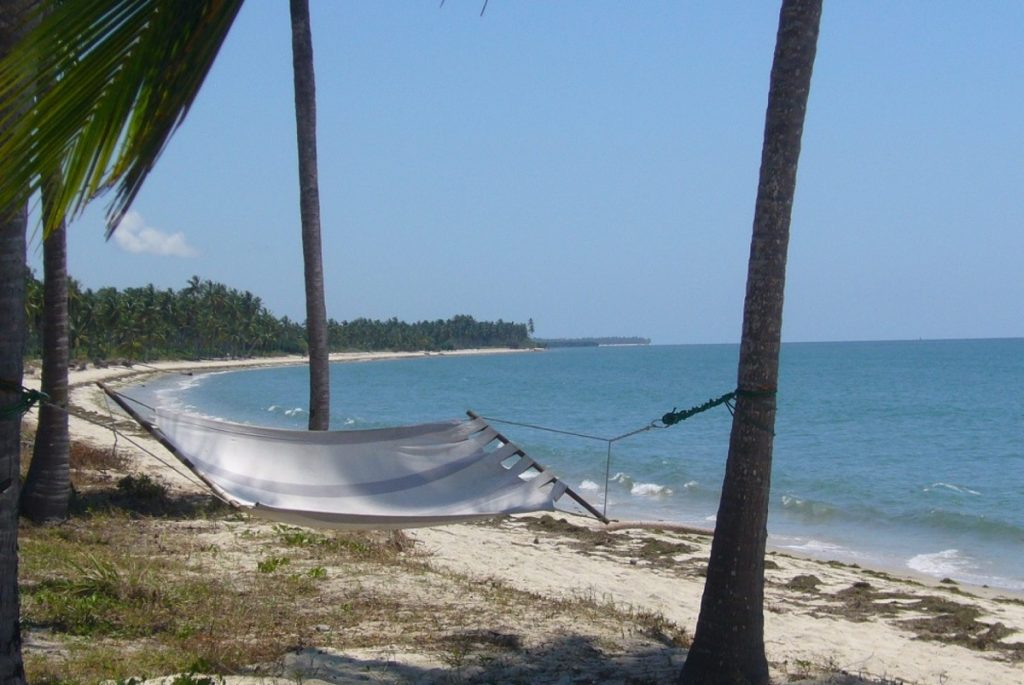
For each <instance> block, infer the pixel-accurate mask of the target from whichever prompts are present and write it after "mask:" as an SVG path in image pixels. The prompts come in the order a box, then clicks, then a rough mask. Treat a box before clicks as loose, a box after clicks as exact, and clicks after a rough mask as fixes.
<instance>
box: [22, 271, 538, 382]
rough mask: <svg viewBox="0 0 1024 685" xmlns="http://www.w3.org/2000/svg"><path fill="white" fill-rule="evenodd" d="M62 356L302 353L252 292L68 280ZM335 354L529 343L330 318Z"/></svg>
mask: <svg viewBox="0 0 1024 685" xmlns="http://www.w3.org/2000/svg"><path fill="white" fill-rule="evenodd" d="M25 291H26V306H25V313H26V318H27V320H28V339H27V342H26V357H28V358H39V357H41V356H42V353H43V332H44V325H43V324H44V315H45V313H46V308H45V307H44V304H43V291H44V284H43V283H42V282H41V281H39V280H38V279H36V277H35V276H34V275H33V274H31V273H30V274H28V276H27V278H26V284H25ZM67 320H68V343H69V350H70V353H69V356H70V359H72V360H73V361H74V362H75V363H78V364H81V363H83V362H93V363H95V362H102V361H111V360H117V361H120V360H132V361H143V362H144V361H151V360H156V359H172V358H173V359H200V358H220V357H252V356H267V355H274V354H306V352H307V341H306V327H305V325H304V324H303V323H302V322H299V321H292V320H291V319H289V318H288V317H287V316H285V317H280V318H279V317H277V316H275V315H274V314H272V313H271V312H270V311H269V310H268V309H267V307H266V306H265V305H264V304H263V302H262V300H261V299H260V298H259V297H258V296H256V295H254V294H252V293H251V292H249V291H240V290H237V289H235V288H231V287H228V286H226V285H224V284H223V283H216V282H214V281H211V280H201V279H200V278H199V277H198V276H193V277H192V278H191V279H189V281H188V283H187V285H186V286H185V287H184V288H182V289H180V290H174V289H171V288H166V289H159V288H156V287H154V286H153V285H146V286H143V287H136V288H125V289H123V290H118V289H117V288H112V287H105V288H99V289H97V290H93V289H91V288H83V287H82V286H81V284H79V283H78V282H77V281H75V280H74V279H73V278H71V279H68V317H67ZM327 330H328V340H329V343H330V349H331V351H332V352H341V351H355V350H359V351H384V350H394V351H413V350H428V351H441V350H457V349H465V348H470V347H512V348H522V347H528V346H530V344H531V341H530V337H529V333H528V331H527V325H526V324H521V323H512V322H506V321H502V320H500V319H499V320H498V321H497V322H492V321H477V320H476V319H474V318H473V317H472V316H468V315H465V314H460V315H457V316H454V317H452V318H450V319H447V320H441V319H438V320H435V321H418V322H415V323H407V322H405V321H399V320H398V319H397V318H394V317H392V318H390V319H387V320H383V321H382V320H376V319H368V318H358V319H355V320H352V321H340V322H339V321H335V320H333V319H330V320H328V323H327Z"/></svg>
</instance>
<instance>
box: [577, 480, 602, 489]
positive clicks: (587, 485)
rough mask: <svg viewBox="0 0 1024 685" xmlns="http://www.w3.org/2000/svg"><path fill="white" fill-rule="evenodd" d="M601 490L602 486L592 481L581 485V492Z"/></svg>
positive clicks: (586, 481)
mask: <svg viewBox="0 0 1024 685" xmlns="http://www.w3.org/2000/svg"><path fill="white" fill-rule="evenodd" d="M600 489H601V486H600V485H598V484H597V483H595V482H594V481H592V480H585V481H583V482H582V483H580V490H590V491H594V490H600Z"/></svg>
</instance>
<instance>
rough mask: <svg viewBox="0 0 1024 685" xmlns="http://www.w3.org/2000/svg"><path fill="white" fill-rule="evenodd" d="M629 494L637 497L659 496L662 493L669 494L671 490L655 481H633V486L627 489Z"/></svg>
mask: <svg viewBox="0 0 1024 685" xmlns="http://www.w3.org/2000/svg"><path fill="white" fill-rule="evenodd" d="M629 494H631V495H636V496H638V497H661V496H662V495H671V494H672V491H671V490H669V489H668V488H667V487H665V486H664V485H658V484H657V483H634V484H633V487H631V488H630V489H629Z"/></svg>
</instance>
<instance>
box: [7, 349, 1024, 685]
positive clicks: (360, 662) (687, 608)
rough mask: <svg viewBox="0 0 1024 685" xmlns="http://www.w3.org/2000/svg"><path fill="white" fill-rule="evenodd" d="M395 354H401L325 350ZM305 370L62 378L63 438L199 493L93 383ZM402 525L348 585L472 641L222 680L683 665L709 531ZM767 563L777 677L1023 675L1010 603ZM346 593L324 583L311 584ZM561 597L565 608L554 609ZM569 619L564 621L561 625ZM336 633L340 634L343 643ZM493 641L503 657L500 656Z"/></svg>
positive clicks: (90, 373) (548, 677)
mask: <svg viewBox="0 0 1024 685" xmlns="http://www.w3.org/2000/svg"><path fill="white" fill-rule="evenodd" d="M481 352H486V353H493V351H481ZM420 354H422V353H420ZM394 356H405V355H385V354H345V355H334V356H333V358H334V359H335V360H337V361H370V360H375V359H382V358H388V357H394ZM302 363H304V360H303V359H301V358H296V357H287V358H274V359H259V360H233V361H223V360H219V361H209V362H199V363H197V362H160V363H155V364H152V365H135V366H133V367H131V368H126V367H123V366H122V367H109V368H105V369H95V368H89V369H86V370H80V371H74V372H72V374H71V383H72V386H73V387H72V392H71V404H72V409H73V416H72V419H71V431H72V435H73V438H74V439H75V440H77V441H82V442H86V443H90V444H93V445H96V446H99V447H107V446H110V445H111V444H113V442H114V433H113V432H112V431H110V430H109V429H108V428H105V427H103V425H109V423H110V422H111V421H114V422H115V423H116V424H117V425H119V426H120V427H123V429H124V430H125V432H126V435H130V436H131V440H132V441H133V443H137V445H138V447H137V446H136V445H135V444H133V443H129V442H128V441H127V440H125V439H123V438H121V439H119V440H118V446H119V449H120V450H124V451H125V453H126V454H128V456H129V463H130V465H131V470H133V471H135V472H137V473H145V474H148V475H150V476H151V477H152V478H154V479H159V480H160V481H161V482H164V483H166V484H167V485H168V486H169V487H171V488H172V489H173V490H175V491H177V492H186V493H195V492H200V491H201V488H200V486H198V485H197V484H196V482H195V480H194V479H193V478H191V477H190V476H189V474H187V473H186V472H185V471H184V469H179V470H177V471H174V470H172V469H171V468H169V467H168V465H167V464H168V463H170V462H171V461H172V459H171V457H170V455H168V454H167V453H166V452H165V451H164V450H163V449H162V448H161V447H160V446H159V445H158V444H157V443H156V442H155V441H153V440H152V439H149V438H147V437H144V436H142V435H141V434H140V433H139V432H138V431H137V430H136V429H135V428H134V427H133V425H132V424H131V422H130V421H128V420H127V419H124V418H123V417H119V416H118V415H116V413H114V412H113V411H112V410H111V409H110V407H109V406H108V404H107V402H106V401H105V400H104V398H103V395H102V393H101V392H100V391H99V389H98V388H97V387H96V386H95V381H99V380H102V381H106V382H117V383H132V382H138V381H139V380H140V379H141V378H143V377H144V376H145V374H150V373H156V372H193V373H195V372H201V371H204V370H215V369H217V370H220V369H226V368H233V367H238V368H245V367H256V366H267V365H275V364H302ZM37 382H38V378H37V377H33V376H26V384H27V385H31V384H32V383H37ZM76 415H77V416H76ZM28 420H29V422H31V421H32V417H31V416H29V417H28ZM99 424H103V425H99ZM140 447H143V448H144V449H140ZM153 455H158V456H159V457H160V459H159V460H158V459H156V458H154V456H153ZM165 460H166V461H165ZM168 525H173V523H170V524H168ZM239 526H251V527H252V530H255V531H259V530H266V529H267V526H266V524H263V523H262V522H260V521H258V520H255V519H253V520H247V521H244V522H242V523H239V522H238V521H236V520H231V521H227V520H225V521H217V520H210V521H204V522H203V523H202V525H194V529H195V530H194V535H196V536H198V537H199V538H202V540H204V541H205V542H206V543H208V544H209V545H214V546H216V547H217V549H219V550H220V552H219V554H218V557H217V559H218V561H217V562H216V563H219V564H225V565H228V566H229V567H230V565H232V564H234V565H237V567H239V568H244V567H247V565H248V566H255V561H252V560H251V559H250V558H249V557H252V556H253V555H258V554H259V551H258V550H249V549H248V547H247V544H246V542H245V539H246V536H245V535H242V534H241V533H240V532H239V529H238V527H239ZM261 527H262V528H261ZM252 535H255V533H252V534H250V535H249V537H252ZM407 535H408V537H409V538H410V539H412V540H413V541H415V543H416V544H415V548H416V549H417V550H418V552H417V554H418V555H419V557H418V559H419V561H418V563H417V565H416V566H415V568H416V569H420V570H418V571H415V570H412V568H413V567H409V569H405V567H398V568H395V567H388V568H386V569H384V568H382V569H379V572H378V571H372V572H366V573H365V574H364V575H363V576H362V577H361V579H360V583H361V584H362V585H363V586H372V587H373V591H374V592H376V593H384V594H388V595H389V596H393V597H394V598H395V601H396V602H398V603H399V604H400V605H415V603H416V602H427V603H441V604H444V605H446V606H449V607H450V606H454V605H458V606H459V607H461V608H464V609H465V612H464V613H462V614H459V615H460V616H465V617H471V618H463V619H460V623H459V624H458V625H451V624H444V623H439V625H437V626H434V628H433V630H435V631H448V632H450V633H453V634H454V633H459V634H466V633H467V631H468V632H472V634H473V635H475V636H476V637H475V638H474V640H475V641H469V642H467V643H466V644H467V645H469V646H468V647H467V648H466V651H465V653H463V654H461V656H460V657H459V658H458V659H453V658H452V657H451V654H448V655H447V656H446V655H444V654H441V655H439V653H438V652H437V651H436V650H434V649H424V650H417V649H414V648H411V647H410V643H409V641H408V640H402V639H398V638H397V637H396V636H393V635H390V634H389V632H388V628H387V621H386V620H384V621H383V622H381V623H376V624H373V625H364V626H362V628H360V629H358V630H361V631H363V632H361V634H360V635H359V636H358V639H356V638H355V637H354V636H353V635H351V634H346V636H345V638H344V639H341V638H340V637H338V636H337V635H334V636H333V637H331V638H330V639H328V636H332V632H331V630H330V629H329V627H328V628H325V629H324V630H322V631H319V633H318V631H312V634H313V635H314V636H315V635H317V634H320V635H322V636H323V642H322V644H317V643H316V641H315V640H313V641H312V642H313V643H312V644H304V645H301V646H300V648H297V649H295V650H293V651H292V652H290V653H289V654H288V655H287V656H285V657H282V658H280V659H279V660H278V661H277V662H276V666H275V667H274V668H269V669H268V670H267V671H265V673H264V675H260V676H250V677H249V679H248V680H246V679H244V678H241V677H238V678H235V677H233V678H232V679H230V681H229V682H253V683H255V682H263V683H269V682H282V683H283V682H304V683H315V682H327V683H347V682H389V683H399V682H424V683H426V682H495V681H506V682H553V683H554V682H557V683H577V682H579V683H582V682H623V683H625V682H672V678H673V677H674V674H675V673H676V672H677V671H678V669H679V667H680V665H681V663H682V661H683V659H684V658H685V648H684V646H682V645H681V644H680V643H681V642H685V639H684V638H683V637H681V635H684V634H689V635H692V631H693V629H694V627H695V625H696V620H697V615H698V612H699V608H700V598H701V593H702V591H703V583H704V578H703V576H702V571H703V569H704V567H705V565H706V561H707V556H708V548H709V542H710V540H709V538H707V537H705V536H701V535H696V534H692V533H675V532H672V531H670V530H667V529H662V530H651V529H644V530H638V529H626V530H616V531H614V532H609V531H605V530H602V526H601V524H599V523H598V522H596V521H593V520H588V519H583V518H580V517H572V516H563V515H558V516H556V517H547V518H542V517H541V516H539V515H535V516H525V517H514V518H510V519H506V520H502V521H498V522H487V523H483V524H471V525H470V524H467V525H455V526H447V527H441V528H434V529H420V530H413V531H409V532H408V533H407ZM247 555H248V556H247ZM767 566H768V568H767V572H766V576H767V586H766V616H765V622H766V626H765V633H766V635H765V637H766V642H767V653H768V659H769V662H770V663H771V667H772V676H773V681H775V682H797V681H801V682H836V683H842V682H884V683H922V684H924V683H928V684H930V683H935V684H943V683H977V684H979V685H980V684H983V683H993V684H995V683H998V684H1003V683H1005V684H1011V683H1021V682H1024V596H1021V595H1015V594H1013V593H1010V592H1004V591H996V590H993V589H988V588H980V587H969V586H965V585H957V584H954V583H936V582H933V581H930V580H926V579H922V578H914V577H910V576H909V575H906V576H904V575H894V574H892V573H887V572H881V571H878V570H872V569H866V568H860V567H856V566H851V565H846V564H840V563H836V562H830V561H827V560H814V559H807V558H800V557H797V556H793V555H790V554H783V553H780V552H777V551H772V552H770V553H769V556H768V563H767ZM403 569H405V570H403ZM453 578H458V579H461V580H460V581H459V582H458V583H456V582H454V581H452V580H451V579H453ZM446 579H447V580H446ZM454 587H457V588H461V590H460V591H459V592H455V591H454V589H453V588H454ZM489 587H492V588H493V587H501V588H508V589H511V590H512V591H515V592H517V593H520V594H519V595H517V596H519V597H521V598H529V599H528V601H527V599H522V600H521V602H520V604H523V605H524V606H519V605H517V604H515V603H512V604H506V603H505V602H506V600H505V599H496V598H495V596H494V593H493V592H490V591H489V590H488V588H489ZM345 591H346V590H345V588H344V587H337V588H334V589H327V588H325V589H324V591H323V592H324V593H325V596H326V595H329V594H330V593H331V592H338V593H342V592H345ZM525 605H529V606H525ZM563 605H564V606H565V607H567V608H566V609H565V611H564V612H562V611H561V610H559V609H558V608H559V607H562V606H563ZM570 605H573V608H572V609H571V610H570V609H569V608H568V607H569V606H570ZM584 605H585V606H586V607H590V610H591V611H593V612H594V613H592V614H586V616H588V617H589V618H588V619H587V620H585V621H583V620H580V618H579V617H580V616H583V615H584V614H581V613H580V611H581V607H583V606H584ZM545 606H546V607H548V609H549V610H548V611H546V612H545V611H542V607H545ZM602 607H604V608H605V609H606V610H607V611H605V612H603V613H607V614H610V613H611V611H612V610H614V611H616V612H618V613H616V614H615V616H614V617H611V618H609V619H608V620H606V619H605V618H602V616H601V614H602V611H601V608H602ZM552 609H553V610H552ZM563 614H564V615H563ZM573 616H575V617H577V620H575V621H570V620H569V617H573ZM622 616H627V617H632V618H631V619H630V622H631V625H634V624H635V625H638V626H639V625H643V626H648V628H649V626H650V625H651V617H657V621H656V623H658V625H661V624H662V623H663V624H664V626H673V627H674V628H673V629H669V628H664V629H659V630H649V629H644V630H641V629H636V630H633V629H632V628H630V629H629V630H627V629H626V627H625V626H624V625H623V623H622V621H623V620H625V619H622V618H621V617H622ZM612 619H614V620H612ZM676 629H678V630H677V632H676V634H670V633H672V631H673V630H676ZM481 636H489V637H488V638H487V639H484V638H483V637H481ZM573 638H578V639H573ZM44 642H45V640H44V639H43V637H41V636H39V635H35V634H33V633H32V632H29V633H28V634H27V635H26V643H25V651H26V654H33V653H36V654H46V653H47V652H46V649H45V648H44V646H43V643H44ZM339 643H344V644H342V646H341V647H340V648H339V647H338V646H337V645H338V644H339ZM346 645H347V646H346ZM502 645H504V648H503V649H504V651H502V649H498V647H501V646H502ZM509 645H514V649H513V648H512V647H510V646H509ZM496 649H497V651H498V652H500V654H499V655H498V656H495V654H496V651H495V650H496ZM485 657H486V658H485ZM54 658H57V657H54ZM843 674H846V675H843ZM861 679H863V680H861Z"/></svg>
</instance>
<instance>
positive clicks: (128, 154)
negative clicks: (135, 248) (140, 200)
mask: <svg viewBox="0 0 1024 685" xmlns="http://www.w3.org/2000/svg"><path fill="white" fill-rule="evenodd" d="M241 5H242V0H40V1H39V4H38V6H37V12H36V13H34V14H33V15H30V16H29V17H26V21H27V22H31V23H32V24H34V28H32V29H31V30H30V31H29V33H28V34H27V35H26V37H25V38H24V39H23V40H22V41H21V42H19V43H18V44H17V45H16V46H15V47H14V49H13V50H12V51H11V53H10V54H9V55H8V56H7V57H5V58H4V59H3V60H2V61H0V103H3V108H2V109H3V111H2V113H0V131H3V133H2V134H0V159H2V160H3V163H4V165H5V167H6V168H5V174H4V178H3V186H2V187H0V207H8V206H17V205H19V204H23V203H24V202H25V201H27V200H28V198H30V197H31V196H32V194H33V193H34V192H35V191H37V190H38V189H39V188H40V186H41V184H42V182H43V180H44V179H47V178H51V177H52V176H54V175H56V176H57V177H59V178H61V179H62V181H63V183H62V185H63V191H62V192H61V194H60V195H59V196H58V197H57V198H55V203H54V204H55V211H53V212H52V213H50V214H49V215H48V216H47V217H46V218H45V226H44V231H45V232H46V233H49V231H50V230H51V229H52V228H54V227H55V226H57V225H59V222H60V221H62V220H64V219H65V218H73V217H75V216H77V215H78V214H79V213H81V211H82V210H83V209H84V208H85V205H86V204H88V203H89V202H90V201H91V200H93V199H95V198H97V197H98V196H100V195H102V194H103V193H104V192H106V191H107V190H109V189H110V188H112V187H114V186H116V192H115V195H114V199H113V201H112V203H111V206H110V207H109V209H108V212H107V232H108V235H109V234H110V233H111V232H112V231H113V230H114V228H115V227H116V226H117V224H118V223H119V222H120V220H121V218H122V217H123V216H124V213H125V212H126V211H127V210H128V208H129V206H130V205H131V203H132V201H133V200H134V199H135V197H136V195H138V193H139V190H140V189H141V187H142V184H143V182H144V181H145V180H146V176H147V175H148V174H149V172H150V170H151V169H152V168H153V165H154V164H155V163H156V160H157V158H158V157H159V156H160V153H161V151H162V150H163V149H164V146H165V145H166V144H167V141H168V139H169V138H170V136H171V134H173V133H174V131H175V130H176V129H177V127H178V126H179V125H180V124H181V122H182V121H183V120H184V118H185V115H186V114H187V113H188V111H189V108H190V107H191V105H192V102H193V101H194V100H195V97H196V95H197V93H198V92H199V88H200V86H201V85H202V83H203V80H204V79H205V78H206V75H207V73H209V70H210V67H211V66H212V64H213V60H214V58H215V57H216V56H217V52H218V51H219V50H220V46H221V45H222V44H223V42H224V38H225V37H226V36H227V33H228V30H229V29H230V28H231V24H232V22H233V21H234V19H235V16H237V14H238V10H239V9H240V7H241Z"/></svg>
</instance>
